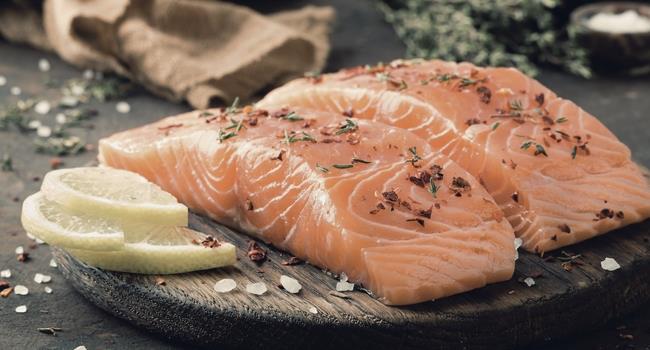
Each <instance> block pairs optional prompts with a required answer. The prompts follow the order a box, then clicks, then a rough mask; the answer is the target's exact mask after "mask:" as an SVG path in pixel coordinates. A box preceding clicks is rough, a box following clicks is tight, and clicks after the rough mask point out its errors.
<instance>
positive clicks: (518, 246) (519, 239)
mask: <svg viewBox="0 0 650 350" xmlns="http://www.w3.org/2000/svg"><path fill="white" fill-rule="evenodd" d="M522 244H524V241H523V240H522V239H521V238H515V260H517V259H519V248H521V245H522Z"/></svg>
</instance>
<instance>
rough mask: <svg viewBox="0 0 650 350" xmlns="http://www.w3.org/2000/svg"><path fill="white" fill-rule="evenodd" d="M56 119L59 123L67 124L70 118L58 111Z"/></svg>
mask: <svg viewBox="0 0 650 350" xmlns="http://www.w3.org/2000/svg"><path fill="white" fill-rule="evenodd" d="M54 120H56V122H57V123H59V124H65V122H66V121H68V118H67V117H66V116H65V114H63V113H58V114H57V115H56V116H55V117H54Z"/></svg>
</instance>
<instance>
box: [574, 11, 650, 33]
mask: <svg viewBox="0 0 650 350" xmlns="http://www.w3.org/2000/svg"><path fill="white" fill-rule="evenodd" d="M587 26H588V27H589V28H591V29H593V30H597V31H601V32H609V33H617V34H620V33H645V32H650V18H648V17H645V16H643V15H640V14H639V13H638V12H637V11H634V10H627V11H625V12H621V13H605V12H601V13H597V14H596V15H595V16H592V17H590V18H589V20H588V21H587Z"/></svg>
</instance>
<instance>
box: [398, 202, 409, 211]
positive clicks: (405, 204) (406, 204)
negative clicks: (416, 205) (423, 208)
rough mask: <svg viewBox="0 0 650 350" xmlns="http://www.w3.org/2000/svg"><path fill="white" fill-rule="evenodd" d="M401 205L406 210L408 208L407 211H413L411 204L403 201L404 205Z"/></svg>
mask: <svg viewBox="0 0 650 350" xmlns="http://www.w3.org/2000/svg"><path fill="white" fill-rule="evenodd" d="M400 204H401V206H403V207H404V208H406V209H408V210H411V209H412V208H411V203H409V202H407V201H402V203H400Z"/></svg>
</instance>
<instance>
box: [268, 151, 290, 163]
mask: <svg viewBox="0 0 650 350" xmlns="http://www.w3.org/2000/svg"><path fill="white" fill-rule="evenodd" d="M285 153H286V151H285V150H280V152H278V155H277V156H274V157H272V158H271V160H279V161H282V156H284V154H285Z"/></svg>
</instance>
